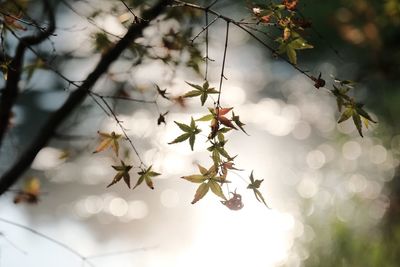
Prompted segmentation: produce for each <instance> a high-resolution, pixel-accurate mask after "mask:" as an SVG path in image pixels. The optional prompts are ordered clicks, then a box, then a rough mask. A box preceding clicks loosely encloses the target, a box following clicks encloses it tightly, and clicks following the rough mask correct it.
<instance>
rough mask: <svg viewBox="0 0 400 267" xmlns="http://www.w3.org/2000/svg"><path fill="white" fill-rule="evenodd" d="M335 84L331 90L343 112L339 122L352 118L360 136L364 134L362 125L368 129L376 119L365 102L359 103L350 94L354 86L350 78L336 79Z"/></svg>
mask: <svg viewBox="0 0 400 267" xmlns="http://www.w3.org/2000/svg"><path fill="white" fill-rule="evenodd" d="M335 83H336V85H335V84H333V88H334V89H332V90H331V92H332V94H333V95H334V96H335V97H336V103H337V106H338V109H339V111H340V112H341V115H340V118H339V120H338V123H341V122H343V121H346V120H348V119H350V118H352V119H353V122H354V125H355V126H356V128H357V131H358V133H359V134H360V136H363V132H362V125H363V123H364V125H365V128H367V129H368V126H369V123H370V122H373V123H376V121H374V120H373V119H372V118H371V116H370V115H369V114H368V113H367V112H366V111H365V110H364V109H363V106H364V104H362V103H358V102H356V101H355V100H354V98H352V97H350V96H349V91H350V90H351V89H352V88H354V84H355V83H354V82H352V81H349V80H343V81H342V80H339V79H335Z"/></svg>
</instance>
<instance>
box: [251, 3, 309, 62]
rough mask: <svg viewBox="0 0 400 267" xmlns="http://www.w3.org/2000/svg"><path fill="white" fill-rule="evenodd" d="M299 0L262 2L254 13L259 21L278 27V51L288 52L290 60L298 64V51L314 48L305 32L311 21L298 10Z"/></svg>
mask: <svg viewBox="0 0 400 267" xmlns="http://www.w3.org/2000/svg"><path fill="white" fill-rule="evenodd" d="M297 5H298V0H283V1H282V2H281V3H273V2H271V3H269V4H261V5H257V6H256V7H253V9H252V11H253V15H254V16H255V18H256V19H257V20H258V21H259V23H261V24H264V25H268V26H271V25H272V26H274V28H276V29H278V32H279V34H278V37H277V38H276V39H275V42H276V43H277V44H278V48H277V49H276V52H277V53H278V54H286V55H287V57H288V59H289V61H290V62H291V63H292V64H294V65H296V64H297V51H298V50H303V49H310V48H313V46H312V45H311V44H309V43H308V42H307V41H306V39H305V38H304V37H303V35H304V34H303V33H304V31H305V29H306V28H309V27H310V26H311V22H309V21H307V20H305V19H303V18H302V17H301V16H299V14H298V12H297Z"/></svg>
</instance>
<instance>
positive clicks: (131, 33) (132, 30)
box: [0, 0, 172, 195]
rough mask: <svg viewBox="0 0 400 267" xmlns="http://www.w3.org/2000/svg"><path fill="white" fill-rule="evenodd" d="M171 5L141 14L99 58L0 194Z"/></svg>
mask: <svg viewBox="0 0 400 267" xmlns="http://www.w3.org/2000/svg"><path fill="white" fill-rule="evenodd" d="M171 2H172V1H171V0H161V1H159V2H158V3H157V4H156V5H155V6H153V7H152V8H151V9H149V10H147V11H145V12H143V20H142V21H140V23H136V24H132V25H131V26H130V27H129V29H128V31H127V33H126V34H125V36H124V37H122V39H121V40H119V41H118V42H117V43H116V44H115V46H114V47H112V48H111V49H110V50H108V52H106V53H105V54H104V55H103V56H102V58H101V59H100V62H99V63H98V64H97V66H96V67H95V69H94V70H93V71H92V73H90V74H89V75H88V77H87V79H86V80H85V81H84V82H83V83H82V85H81V86H80V87H79V88H78V89H76V90H75V91H74V92H72V93H71V94H70V96H69V98H68V99H67V100H66V102H65V103H64V104H63V105H62V106H61V107H60V108H59V109H58V110H57V111H55V112H54V113H53V114H52V115H51V116H50V118H49V119H48V120H47V122H46V123H45V124H44V125H43V127H42V129H41V130H40V131H39V133H38V136H37V137H36V138H34V139H33V141H32V143H31V145H30V146H29V147H28V148H27V149H26V151H25V152H24V153H23V154H22V156H21V157H20V158H19V159H18V160H17V162H16V163H15V164H14V165H13V166H12V167H11V168H10V169H9V170H8V171H7V172H6V173H5V174H4V175H3V176H2V177H1V179H0V195H2V194H3V193H4V192H6V191H7V189H8V188H10V187H11V186H12V185H13V184H14V183H15V182H16V181H18V179H19V178H20V176H21V175H22V174H23V173H24V172H25V170H26V169H28V168H29V166H30V165H31V163H32V161H33V160H34V159H35V156H36V155H37V153H38V152H39V151H40V149H42V148H43V147H44V146H45V145H46V144H47V143H48V142H49V141H50V139H51V138H52V137H53V135H54V133H55V131H56V130H57V128H58V127H59V126H60V125H61V124H62V122H63V121H64V120H65V119H66V118H67V117H68V116H69V115H70V114H71V113H72V111H73V110H74V109H75V108H76V107H78V106H79V105H80V104H81V103H82V102H83V100H84V99H85V98H86V96H87V95H88V94H89V93H90V88H92V86H93V85H94V84H95V83H96V82H97V80H98V79H99V78H100V77H101V76H102V75H103V74H104V73H105V72H106V71H107V70H108V68H109V67H110V65H111V64H112V63H113V62H114V61H115V60H117V59H118V57H119V56H120V55H121V53H122V52H123V51H124V50H125V49H126V48H127V47H129V45H130V44H131V43H132V42H133V40H135V39H136V38H138V37H140V36H141V35H142V32H143V30H144V29H145V28H146V27H147V26H148V25H149V23H150V21H151V20H153V19H155V18H156V17H157V16H158V15H160V14H161V13H162V12H163V11H164V10H165V8H166V6H167V5H169V4H170V3H171Z"/></svg>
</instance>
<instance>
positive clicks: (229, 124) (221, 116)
mask: <svg viewBox="0 0 400 267" xmlns="http://www.w3.org/2000/svg"><path fill="white" fill-rule="evenodd" d="M232 109H233V108H216V110H215V114H217V116H216V118H217V120H218V121H219V122H220V123H222V124H223V125H225V126H227V127H229V128H232V129H235V130H237V128H236V127H235V126H234V125H233V123H232V122H231V121H230V120H229V119H228V118H227V117H225V115H226V114H227V113H228V112H229V111H231V110H232Z"/></svg>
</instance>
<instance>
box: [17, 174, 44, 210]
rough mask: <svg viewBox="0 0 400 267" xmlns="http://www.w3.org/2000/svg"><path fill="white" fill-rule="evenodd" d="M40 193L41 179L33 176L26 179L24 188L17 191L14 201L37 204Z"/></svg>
mask: <svg viewBox="0 0 400 267" xmlns="http://www.w3.org/2000/svg"><path fill="white" fill-rule="evenodd" d="M39 195H40V181H39V179H38V178H37V177H31V178H29V179H28V180H26V181H25V184H24V187H23V189H22V190H18V191H16V195H15V197H14V203H15V204H18V203H21V202H26V203H28V204H36V203H37V202H38V201H39Z"/></svg>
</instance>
